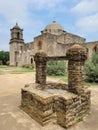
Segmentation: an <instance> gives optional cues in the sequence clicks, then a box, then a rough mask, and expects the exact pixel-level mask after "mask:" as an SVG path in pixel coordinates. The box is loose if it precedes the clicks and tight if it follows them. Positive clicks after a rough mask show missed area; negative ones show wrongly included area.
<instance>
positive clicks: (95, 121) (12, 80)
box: [0, 73, 98, 130]
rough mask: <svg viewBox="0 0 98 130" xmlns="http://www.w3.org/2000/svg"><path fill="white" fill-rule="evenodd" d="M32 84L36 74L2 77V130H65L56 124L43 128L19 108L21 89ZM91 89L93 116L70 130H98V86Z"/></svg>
mask: <svg viewBox="0 0 98 130" xmlns="http://www.w3.org/2000/svg"><path fill="white" fill-rule="evenodd" d="M32 82H34V73H25V74H4V75H0V130H54V129H55V130H65V129H64V128H62V127H60V126H59V125H57V124H56V122H53V123H51V124H49V125H47V126H45V127H42V126H40V125H39V124H38V123H37V122H36V121H34V120H33V119H31V118H30V117H29V116H28V115H27V114H26V113H25V112H23V111H22V110H21V109H20V108H19V106H20V104H21V97H20V91H21V88H22V87H24V85H25V84H26V83H32ZM90 89H91V91H92V106H91V114H90V115H88V116H87V117H86V118H85V119H84V121H82V122H80V123H78V124H76V125H75V126H73V127H71V128H70V129H68V130H98V86H93V87H91V88H90Z"/></svg>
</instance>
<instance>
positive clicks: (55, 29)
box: [42, 21, 65, 35]
mask: <svg viewBox="0 0 98 130" xmlns="http://www.w3.org/2000/svg"><path fill="white" fill-rule="evenodd" d="M42 32H43V33H47V32H48V33H51V34H55V35H60V34H61V33H63V32H65V31H64V28H63V27H62V26H61V25H60V24H58V23H57V22H56V21H53V22H52V23H51V24H48V25H47V26H46V27H45V29H44V30H43V31H42Z"/></svg>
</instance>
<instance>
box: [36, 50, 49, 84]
mask: <svg viewBox="0 0 98 130" xmlns="http://www.w3.org/2000/svg"><path fill="white" fill-rule="evenodd" d="M34 61H35V64H36V83H39V84H42V85H45V84H46V63H47V55H46V53H44V52H43V51H39V52H37V53H36V54H35V56H34Z"/></svg>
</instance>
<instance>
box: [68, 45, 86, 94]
mask: <svg viewBox="0 0 98 130" xmlns="http://www.w3.org/2000/svg"><path fill="white" fill-rule="evenodd" d="M66 56H67V57H68V88H69V91H71V92H73V93H75V94H81V93H82V92H83V91H84V71H83V69H84V62H85V60H86V59H87V51H86V49H85V48H84V47H83V46H80V45H79V44H75V45H73V46H72V47H71V48H69V49H68V51H67V53H66Z"/></svg>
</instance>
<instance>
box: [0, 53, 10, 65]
mask: <svg viewBox="0 0 98 130" xmlns="http://www.w3.org/2000/svg"><path fill="white" fill-rule="evenodd" d="M0 61H1V62H2V64H3V65H6V64H7V62H8V61H9V52H8V51H0Z"/></svg>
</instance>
